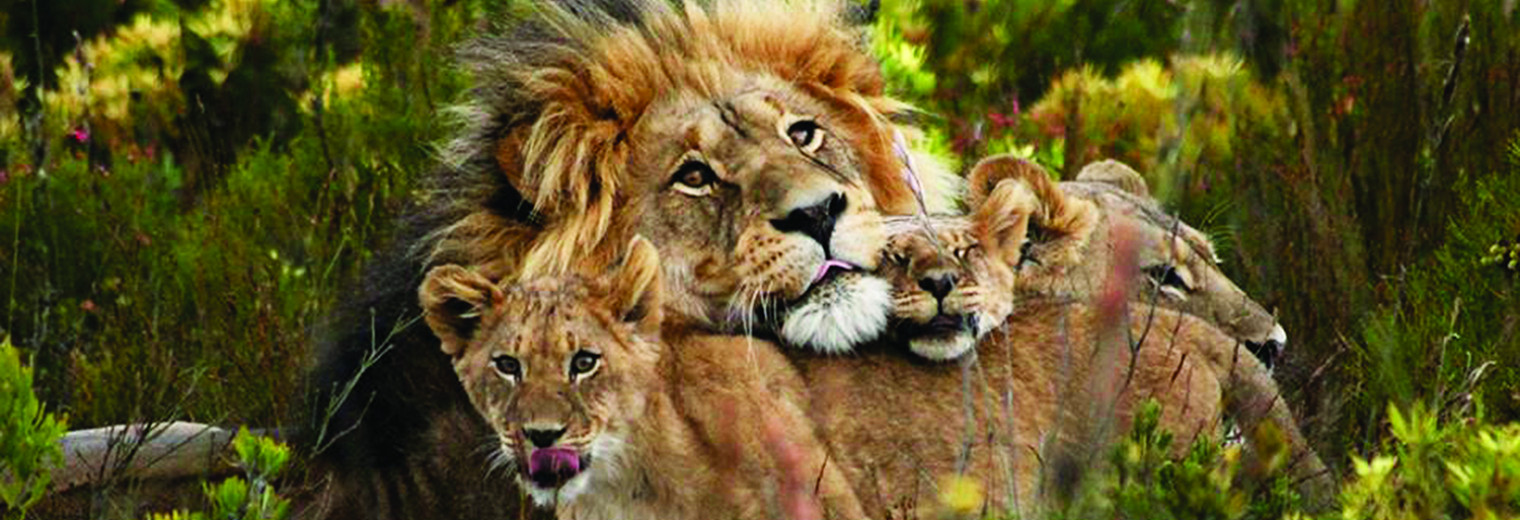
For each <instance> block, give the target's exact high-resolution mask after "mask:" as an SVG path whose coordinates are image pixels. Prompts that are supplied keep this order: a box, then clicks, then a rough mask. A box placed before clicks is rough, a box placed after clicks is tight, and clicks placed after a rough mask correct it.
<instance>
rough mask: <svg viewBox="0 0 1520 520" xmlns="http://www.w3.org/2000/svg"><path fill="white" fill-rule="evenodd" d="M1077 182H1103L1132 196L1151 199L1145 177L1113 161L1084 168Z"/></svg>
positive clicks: (1127, 166)
mask: <svg viewBox="0 0 1520 520" xmlns="http://www.w3.org/2000/svg"><path fill="white" fill-rule="evenodd" d="M1077 180H1078V181H1080V182H1101V183H1103V184H1107V185H1110V186H1113V187H1115V188H1119V189H1120V190H1124V191H1127V192H1129V193H1130V194H1131V195H1139V196H1141V197H1146V198H1150V196H1151V189H1150V187H1149V186H1147V185H1146V184H1145V177H1141V176H1140V172H1137V171H1135V169H1134V168H1130V167H1129V165H1128V164H1124V163H1122V162H1119V161H1115V160H1113V159H1104V160H1102V161H1098V162H1095V163H1092V164H1089V165H1087V166H1083V167H1082V171H1080V172H1077Z"/></svg>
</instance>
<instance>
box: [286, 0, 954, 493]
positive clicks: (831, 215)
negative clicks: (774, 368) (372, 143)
mask: <svg viewBox="0 0 1520 520" xmlns="http://www.w3.org/2000/svg"><path fill="white" fill-rule="evenodd" d="M847 3H848V2H844V1H843V0H838V1H836V0H799V1H793V2H750V1H743V0H714V1H710V2H707V1H704V2H696V1H691V2H683V3H679V4H672V3H670V2H666V1H664V0H575V1H571V2H564V3H554V4H548V5H539V6H537V7H536V11H535V12H534V13H533V14H531V15H530V16H529V17H528V18H527V19H525V20H522V21H520V22H518V23H516V24H515V26H514V27H515V28H514V29H511V30H508V31H504V32H502V33H500V34H495V35H490V36H485V37H482V38H480V39H479V40H478V41H476V42H475V43H473V44H471V45H470V46H469V47H468V48H467V49H466V50H465V60H466V61H467V64H468V66H469V67H470V68H471V69H472V71H473V77H474V78H475V80H476V81H477V82H478V85H477V86H476V88H475V89H473V90H472V91H471V95H472V99H471V101H470V102H469V103H468V104H466V105H465V106H464V107H461V108H460V109H459V110H457V111H456V112H457V113H459V114H461V115H462V117H463V118H464V119H465V121H464V126H465V128H464V130H463V131H462V132H461V133H460V135H459V137H458V138H457V139H455V140H454V141H453V142H452V143H451V144H450V145H449V147H448V149H447V150H446V153H445V161H444V165H443V167H442V168H441V169H440V171H439V172H438V173H437V174H436V175H435V176H434V177H433V178H432V186H431V189H429V190H428V191H427V192H426V195H425V197H424V198H423V199H421V200H419V201H418V204H417V209H415V210H413V211H412V212H411V216H410V217H409V218H408V219H407V222H408V226H407V227H406V229H405V230H404V231H403V232H402V233H401V234H400V235H399V236H398V237H397V238H396V239H395V240H394V244H395V245H394V247H393V249H392V250H390V251H388V252H386V253H384V254H381V255H379V257H378V258H377V261H376V262H375V263H374V264H373V265H371V266H370V267H368V268H367V269H366V275H365V278H364V280H363V284H362V285H361V286H360V287H361V288H362V289H363V290H364V294H362V295H361V297H359V298H354V299H353V300H352V301H351V302H349V304H348V305H349V306H348V308H347V309H345V310H343V311H342V312H340V313H338V314H337V315H336V317H335V319H334V322H335V323H338V324H341V326H342V327H343V328H341V329H339V331H338V332H339V333H338V334H337V335H335V337H333V338H331V340H329V341H328V342H327V343H326V344H324V345H323V347H322V350H321V352H320V359H319V360H318V366H317V370H316V377H315V378H314V381H313V383H312V385H313V390H314V392H315V394H316V395H315V396H314V399H313V403H312V407H311V409H312V410H314V411H316V412H317V413H316V414H315V417H312V421H311V422H310V424H311V426H310V427H309V428H308V429H307V433H308V437H309V438H307V439H304V440H303V441H302V442H301V443H300V444H301V445H302V446H305V447H307V449H309V450H311V451H314V452H317V454H316V457H315V460H316V463H317V464H316V466H317V468H318V469H319V470H320V471H321V472H322V473H321V474H324V475H332V476H333V478H332V479H331V482H332V485H331V486H330V489H331V493H329V494H328V496H327V497H326V502H324V503H323V505H322V506H323V507H324V508H326V509H327V510H328V512H329V513H328V514H329V515H330V516H335V517H349V516H358V517H375V516H379V517H384V516H399V517H425V516H459V515H468V516H475V517H486V518H489V517H492V516H493V515H499V514H500V512H499V511H496V510H493V508H494V509H501V507H500V506H501V505H502V499H501V498H500V497H505V496H508V495H510V494H513V493H515V491H513V490H512V487H511V486H510V485H507V486H506V487H501V486H502V484H503V482H499V481H498V480H500V479H491V478H489V477H490V475H487V474H486V473H485V472H484V470H483V467H484V464H482V463H471V461H475V462H479V461H480V458H481V457H480V455H479V454H477V453H471V452H470V451H469V449H470V448H472V447H473V445H472V443H468V442H461V441H459V440H457V439H460V438H464V439H468V438H470V436H472V435H478V434H479V432H482V431H485V425H484V424H481V423H480V421H479V420H478V419H477V418H475V417H474V414H473V411H472V409H471V407H470V404H469V401H468V398H467V396H466V395H465V393H464V391H463V389H462V388H460V386H459V383H458V381H457V380H456V379H455V378H454V376H453V371H452V370H451V369H450V367H449V365H448V363H447V360H446V359H445V357H444V356H441V355H439V354H438V353H437V345H438V343H437V341H438V340H437V338H435V337H434V336H433V334H432V333H431V331H429V330H427V328H426V327H421V326H417V325H414V321H415V320H416V318H417V317H418V316H419V315H420V313H421V309H420V307H419V305H418V303H417V301H416V298H415V297H416V293H415V290H414V289H415V288H416V287H417V286H418V285H419V284H420V283H421V279H422V275H423V273H425V272H426V271H427V269H428V268H429V267H432V266H437V265H443V264H450V263H453V264H460V265H465V266H470V267H472V268H475V269H477V270H479V271H480V272H482V273H483V274H485V275H487V276H488V277H490V278H492V279H501V280H508V281H510V280H517V279H522V278H535V277H540V276H554V275H561V274H568V273H573V272H595V270H597V269H600V268H605V267H606V266H608V265H612V264H613V262H612V260H613V259H614V258H615V257H616V256H617V255H618V254H619V252H618V251H617V246H618V245H620V244H624V243H626V242H627V240H628V239H629V238H630V237H632V236H633V235H634V234H641V235H643V236H646V237H648V238H649V240H650V241H651V242H652V243H653V244H654V245H656V246H657V247H658V248H660V250H661V251H664V252H665V253H666V254H665V258H666V261H665V262H664V264H663V266H662V267H663V268H664V273H663V275H664V277H663V278H664V280H665V286H666V287H665V288H666V293H667V297H666V298H665V301H666V304H665V306H666V312H667V315H668V316H669V319H668V321H670V322H671V324H672V326H674V327H681V328H687V329H695V330H703V331H709V332H727V333H746V334H755V335H759V336H762V337H775V338H779V339H783V340H785V341H786V342H787V343H789V344H793V345H799V346H806V347H809V348H812V349H816V350H821V351H828V352H835V351H841V350H846V349H848V348H850V346H851V345H854V344H856V343H861V342H864V341H868V340H870V339H871V338H873V337H874V336H876V335H877V334H879V333H880V332H881V331H882V330H884V328H885V325H886V320H887V318H888V315H889V312H890V307H891V305H890V293H889V290H888V288H887V286H886V284H885V283H884V282H883V281H881V280H879V279H877V278H874V277H872V276H870V274H869V273H870V271H872V270H873V269H874V268H875V267H876V266H877V262H878V259H879V256H880V255H879V254H880V249H881V247H882V246H883V245H884V238H883V235H882V231H881V222H880V217H879V214H880V213H887V214H905V213H908V212H911V211H914V210H915V209H916V208H917V207H918V204H919V202H918V200H919V197H918V196H917V195H916V194H915V192H916V191H920V190H915V189H914V188H913V187H914V186H922V187H923V189H922V190H921V191H922V195H923V196H924V197H923V200H924V201H925V202H926V203H927V205H928V206H929V207H931V208H935V207H947V206H948V204H949V200H950V197H949V196H948V195H947V194H949V193H952V192H953V191H954V190H952V189H950V186H952V185H953V183H955V182H958V181H955V180H953V179H954V176H952V175H948V174H946V173H945V172H942V171H940V170H937V169H932V168H928V167H926V166H927V165H928V164H929V163H928V162H925V161H919V162H918V164H919V166H920V167H919V168H918V169H917V170H916V174H912V175H907V176H905V172H908V173H913V172H914V170H912V169H910V168H908V167H907V165H908V164H909V162H910V161H908V160H907V159H906V158H905V157H906V155H907V152H906V151H905V150H904V148H905V146H904V144H903V143H905V142H909V141H907V140H905V139H904V138H903V135H905V134H906V135H908V136H909V137H911V136H912V132H910V131H908V129H906V128H902V127H899V126H898V125H897V124H896V123H895V122H894V120H897V119H901V116H902V115H903V114H904V113H905V112H906V111H907V107H906V106H904V105H903V104H901V103H898V102H896V101H894V100H892V99H891V98H889V97H887V96H886V95H885V94H884V93H883V81H882V78H881V75H880V71H879V70H878V68H877V65H876V62H875V60H873V59H872V58H871V57H870V56H869V55H868V53H867V52H865V50H864V49H863V46H862V42H864V41H865V40H864V39H863V38H862V37H861V33H860V31H858V30H857V28H855V27H853V26H851V25H850V23H849V22H848V21H847V20H846V18H847V17H846V16H845V15H844V14H843V13H844V9H843V8H842V6H843V5H845V4H847ZM913 177H916V181H915V179H914V178H913ZM461 481H463V482H469V483H471V486H470V487H471V488H474V489H481V490H482V491H480V492H479V493H473V494H461V495H458V496H446V495H443V494H442V493H443V492H442V491H440V490H444V489H451V488H460V487H464V486H462V485H451V484H450V483H451V482H461ZM481 481H485V482H487V483H488V484H489V485H483V486H480V485H475V483H477V482H481ZM506 484H510V483H509V482H507V483H506Z"/></svg>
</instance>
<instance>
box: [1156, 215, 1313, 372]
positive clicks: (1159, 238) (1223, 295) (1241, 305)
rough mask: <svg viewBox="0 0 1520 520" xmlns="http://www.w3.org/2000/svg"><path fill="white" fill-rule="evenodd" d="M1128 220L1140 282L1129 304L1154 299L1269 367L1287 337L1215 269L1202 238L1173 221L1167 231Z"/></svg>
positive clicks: (1216, 261)
mask: <svg viewBox="0 0 1520 520" xmlns="http://www.w3.org/2000/svg"><path fill="white" fill-rule="evenodd" d="M1132 221H1133V222H1134V224H1133V226H1132V229H1134V230H1135V231H1136V234H1137V235H1139V237H1140V240H1139V244H1140V250H1139V251H1138V253H1139V257H1140V263H1139V264H1138V265H1139V267H1140V270H1141V273H1142V274H1143V275H1144V278H1145V283H1142V284H1138V285H1139V286H1140V287H1138V294H1136V295H1135V300H1136V301H1140V302H1148V301H1151V298H1154V299H1155V301H1156V303H1157V304H1158V305H1161V306H1163V307H1167V308H1171V309H1176V310H1177V311H1180V312H1183V313H1186V314H1192V315H1194V316H1198V317H1200V318H1203V319H1205V320H1207V321H1209V322H1210V323H1213V324H1214V325H1215V326H1217V327H1219V328H1220V330H1223V331H1224V332H1225V333H1227V334H1229V335H1230V336H1231V337H1234V338H1236V339H1237V340H1239V341H1241V342H1243V343H1245V344H1246V347H1247V349H1248V350H1250V351H1251V352H1252V353H1254V354H1256V356H1257V357H1259V358H1261V360H1262V362H1264V363H1265V364H1266V365H1267V367H1269V368H1270V367H1271V366H1272V365H1273V363H1274V361H1275V359H1276V357H1277V356H1278V355H1279V354H1281V352H1282V349H1283V347H1284V345H1285V344H1286V343H1287V340H1288V335H1287V332H1286V331H1285V330H1283V328H1282V326H1281V325H1279V324H1278V323H1277V319H1276V317H1274V316H1272V314H1271V313H1270V312H1267V310H1266V309H1265V308H1263V307H1262V306H1261V305H1260V304H1258V303H1256V301H1255V300H1252V299H1251V297H1250V296H1249V295H1247V294H1246V292H1245V291H1244V290H1242V289H1241V288H1240V287H1239V286H1237V285H1235V282H1233V281H1231V280H1230V279H1229V277H1227V276H1225V274H1224V271H1222V270H1220V268H1219V258H1218V257H1217V256H1216V255H1215V254H1214V246H1213V243H1212V242H1210V241H1209V239H1208V237H1207V236H1205V235H1204V234H1203V233H1202V232H1199V231H1198V230H1196V229H1193V228H1192V227H1191V226H1188V225H1187V224H1183V223H1181V222H1177V221H1173V226H1171V227H1165V225H1164V224H1160V223H1157V222H1152V221H1150V220H1148V219H1143V218H1135V219H1132Z"/></svg>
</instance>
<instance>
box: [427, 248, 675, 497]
mask: <svg viewBox="0 0 1520 520" xmlns="http://www.w3.org/2000/svg"><path fill="white" fill-rule="evenodd" d="M640 250H643V251H642V252H640ZM653 256H654V255H653V248H652V247H649V246H648V244H647V243H636V244H635V252H634V253H631V254H630V259H629V262H628V263H626V264H625V267H624V268H622V269H621V270H620V272H618V273H614V274H613V275H612V276H609V277H606V278H603V279H597V280H589V281H588V280H581V279H567V278H560V279H543V280H537V281H533V282H529V283H526V284H523V285H517V286H510V287H505V288H503V287H499V286H497V285H496V284H494V283H492V282H491V281H490V280H487V279H485V278H484V277H482V276H481V275H479V274H477V273H474V272H471V271H468V270H466V269H464V268H462V267H459V266H457V265H445V266H440V267H437V268H434V269H433V270H432V271H430V272H429V273H428V275H427V278H426V280H425V281H424V282H423V286H422V288H421V290H420V297H421V299H422V303H423V305H424V308H425V309H426V313H427V314H426V317H427V322H428V325H429V326H430V327H432V329H433V331H434V333H435V334H436V335H437V336H438V337H439V339H440V340H441V344H442V348H443V350H444V352H445V353H448V354H449V355H450V356H451V357H452V359H453V364H454V370H455V372H456V373H457V374H458V376H459V380H460V382H461V383H462V384H463V386H464V389H465V391H466V393H468V394H469V397H470V401H471V403H473V404H474V405H475V408H476V409H477V410H478V411H479V412H480V414H481V416H482V417H484V418H485V420H486V422H487V423H489V424H490V425H491V428H492V429H493V430H494V431H495V433H496V436H495V442H496V445H497V446H496V450H495V452H494V455H493V457H492V460H493V466H494V465H499V466H504V467H508V468H513V469H515V472H516V474H517V475H518V481H519V483H520V484H521V485H522V486H523V487H524V488H525V489H526V490H527V491H528V492H529V493H530V494H531V495H532V496H533V497H534V500H535V501H536V502H537V503H539V504H540V505H543V506H547V505H551V504H554V503H556V502H562V503H568V502H570V501H573V500H575V499H576V498H577V497H579V496H582V495H584V494H586V493H594V492H597V490H598V489H599V488H600V486H601V485H602V484H604V483H606V482H607V481H608V480H610V479H613V478H616V469H617V468H618V467H619V466H620V465H621V463H620V462H619V458H620V457H621V456H622V448H623V445H624V440H625V439H626V437H627V435H628V433H629V431H630V423H631V422H632V421H633V420H635V419H636V418H637V417H639V416H640V415H641V414H642V413H643V409H644V402H645V396H646V395H647V394H648V393H649V392H650V391H651V388H653V387H654V383H653V382H654V380H655V365H656V363H657V362H658V360H659V352H660V348H659V343H658V328H659V323H658V319H659V318H658V304H657V302H654V301H653V300H652V298H653V294H654V292H655V291H656V290H657V289H656V288H655V283H657V282H654V280H655V274H656V272H657V270H658V262H657V261H655V260H651V258H653ZM635 262H641V263H642V264H641V265H640V264H635Z"/></svg>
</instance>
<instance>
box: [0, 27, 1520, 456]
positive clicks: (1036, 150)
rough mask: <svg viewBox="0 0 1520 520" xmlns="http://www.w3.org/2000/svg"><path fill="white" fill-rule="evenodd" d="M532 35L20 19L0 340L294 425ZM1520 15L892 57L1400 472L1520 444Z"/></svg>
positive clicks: (882, 48)
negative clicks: (367, 272) (1133, 199)
mask: <svg viewBox="0 0 1520 520" xmlns="http://www.w3.org/2000/svg"><path fill="white" fill-rule="evenodd" d="M507 4H508V2H489V1H486V0H297V1H275V0H63V1H45V0H0V29H3V36H0V305H4V309H5V310H4V313H3V316H0V336H10V338H11V340H12V342H13V343H14V344H15V345H16V347H17V348H19V349H20V350H21V351H22V352H23V353H25V354H26V355H27V356H30V359H32V360H33V361H32V363H33V365H34V368H35V371H36V385H37V391H38V394H39V396H40V397H41V398H42V399H43V401H44V402H46V403H47V404H48V409H49V410H55V411H58V412H59V413H65V414H67V415H68V417H69V422H70V425H71V426H74V427H91V426H99V425H103V424H110V423H121V422H129V421H141V420H147V419H163V418H168V417H173V418H177V419H190V420H197V421H204V422H213V423H224V424H253V425H261V426H273V425H278V424H279V423H280V422H281V421H282V420H284V419H285V418H288V417H291V416H292V414H294V413H298V412H299V411H300V410H299V409H298V408H299V407H300V406H301V405H300V404H299V403H296V402H294V401H293V398H294V396H295V395H296V394H295V393H294V392H293V391H292V389H293V388H295V387H296V386H297V385H298V384H299V376H300V374H301V372H302V370H303V369H304V367H305V366H306V365H307V363H308V360H309V358H308V356H309V354H310V351H309V346H310V344H311V341H310V340H311V335H312V333H313V331H314V330H316V329H317V328H318V327H320V326H321V322H320V320H321V318H322V316H323V314H324V313H323V310H324V309H326V308H328V307H329V306H330V304H331V303H333V302H334V301H336V300H337V299H338V298H342V297H344V296H345V295H344V294H343V293H342V292H340V290H341V287H342V286H343V282H344V281H346V280H350V279H352V277H353V275H354V273H355V272H356V270H357V268H358V267H359V266H360V265H361V264H362V263H363V261H364V260H365V259H366V258H367V257H368V256H369V254H370V251H371V250H372V249H373V248H374V247H375V246H377V245H378V243H379V241H380V240H382V239H383V237H384V236H385V234H386V231H387V229H389V225H388V224H387V223H388V222H389V221H390V220H391V218H392V217H393V216H395V215H396V213H397V211H398V210H399V208H400V207H401V206H402V204H403V203H404V202H405V201H406V200H407V199H408V198H409V197H411V196H412V195H413V193H414V186H415V185H416V182H417V180H418V179H419V178H420V177H421V176H422V175H423V174H424V172H426V171H427V170H428V169H429V167H430V163H431V162H432V161H433V160H434V156H435V154H434V151H433V150H434V148H433V146H434V145H435V144H436V143H437V142H438V141H439V139H440V138H442V137H443V136H444V135H446V133H447V131H448V128H449V126H448V125H449V123H448V121H447V118H446V117H445V116H444V115H443V114H444V113H445V112H446V110H445V109H446V108H447V107H448V106H449V105H450V104H451V103H453V102H455V101H457V100H458V99H459V96H460V93H461V90H462V89H463V88H465V86H466V84H467V78H466V77H464V75H463V73H461V72H458V71H455V70H453V69H451V68H450V63H451V58H450V57H451V56H452V49H453V48H454V46H455V45H456V44H457V43H458V42H459V41H460V40H461V39H463V38H465V37H467V36H468V35H469V34H472V33H474V32H476V31H481V30H487V29H489V27H490V23H489V21H490V20H493V19H496V18H497V17H498V16H500V14H501V12H504V11H505V10H507V9H508V8H510V6H509V5H507ZM1516 4H1517V0H1450V1H1439V2H1431V1H1421V0H1395V1H1376V2H1374V1H1370V0H1329V1H1326V0H1051V1H1046V2H1032V1H1019V0H882V2H881V6H880V10H879V12H878V15H877V19H876V23H875V24H874V27H873V32H872V40H871V42H872V45H873V47H874V49H875V50H876V51H877V53H878V55H879V56H880V58H881V60H882V64H883V68H884V70H885V71H886V73H887V75H888V79H889V85H890V88H891V89H892V90H893V91H894V93H895V94H897V95H898V96H900V97H902V98H904V99H906V100H908V101H910V102H912V103H914V104H916V105H917V106H919V107H921V108H922V109H923V112H924V114H923V117H922V118H921V119H922V121H921V122H922V123H923V125H924V126H925V127H926V128H927V130H928V131H929V132H928V133H929V135H930V137H931V145H932V146H933V147H935V148H936V149H938V150H939V151H940V152H941V153H942V154H944V155H946V156H948V157H949V158H951V159H952V160H954V161H958V162H959V163H960V164H970V163H972V162H974V161H975V160H976V159H977V158H979V157H982V156H985V155H988V154H993V153H1015V154H1018V155H1021V156H1025V157H1029V158H1032V159H1034V160H1036V161H1038V162H1040V163H1042V164H1044V165H1046V166H1047V167H1049V168H1050V169H1051V170H1052V171H1054V172H1058V173H1059V174H1060V175H1062V176H1071V175H1074V174H1075V172H1076V171H1077V170H1078V169H1080V167H1081V166H1082V165H1084V164H1086V163H1088V162H1091V161H1094V160H1097V159H1101V158H1109V157H1112V158H1118V159H1120V160H1123V161H1125V162H1127V163H1129V164H1131V165H1134V166H1135V167H1136V168H1137V169H1139V170H1140V171H1142V172H1143V173H1144V174H1145V175H1146V176H1147V178H1148V180H1149V182H1150V183H1151V186H1152V191H1153V193H1154V194H1155V195H1156V196H1157V197H1158V198H1159V199H1160V200H1161V201H1162V202H1163V203H1164V204H1165V205H1166V206H1167V208H1168V209H1170V210H1172V211H1173V212H1175V213H1177V214H1179V215H1181V216H1182V217H1183V218H1184V219H1185V220H1187V221H1188V222H1190V223H1192V224H1193V225H1194V226H1196V227H1199V228H1201V229H1204V230H1206V231H1208V232H1209V233H1210V234H1211V235H1212V236H1213V237H1214V239H1215V240H1216V242H1217V243H1218V245H1219V246H1220V253H1221V256H1222V257H1223V259H1224V269H1225V270H1226V272H1227V273H1228V274H1229V275H1230V276H1231V277H1232V278H1233V279H1234V280H1235V281H1236V282H1237V283H1239V284H1241V285H1242V286H1243V287H1245V288H1246V289H1247V291H1248V292H1250V293H1251V294H1252V295H1254V296H1255V297H1256V299H1257V300H1258V301H1261V302H1262V303H1264V304H1266V305H1267V306H1268V307H1269V308H1272V309H1275V310H1276V312H1277V313H1278V315H1279V316H1280V318H1281V320H1282V322H1283V324H1284V326H1285V327H1286V328H1287V329H1288V331H1289V333H1290V336H1291V341H1290V345H1289V348H1288V354H1287V359H1286V365H1285V366H1284V367H1283V368H1281V369H1280V370H1279V371H1278V378H1279V380H1280V382H1281V383H1282V387H1283V389H1284V390H1285V393H1286V394H1287V397H1288V399H1289V400H1290V402H1291V403H1292V404H1293V405H1294V407H1295V410H1298V411H1299V412H1300V413H1301V414H1302V415H1303V417H1302V419H1303V423H1304V424H1305V426H1306V429H1307V430H1308V433H1309V435H1310V437H1311V439H1313V440H1314V441H1315V442H1316V444H1317V446H1318V447H1319V448H1320V450H1321V452H1322V453H1323V454H1324V455H1325V458H1326V460H1327V461H1329V462H1330V463H1332V464H1333V465H1336V466H1340V467H1341V468H1342V470H1343V473H1346V474H1348V475H1350V474H1353V473H1356V474H1361V473H1363V471H1362V470H1363V469H1367V472H1369V473H1367V474H1373V473H1370V472H1373V469H1370V468H1374V467H1376V466H1377V464H1376V462H1375V461H1376V460H1377V459H1376V457H1377V455H1376V453H1375V452H1381V450H1384V445H1385V443H1387V442H1391V441H1390V439H1392V440H1393V441H1397V439H1395V438H1393V437H1390V429H1389V427H1388V425H1389V412H1388V410H1390V404H1391V405H1392V406H1393V408H1392V409H1395V410H1398V409H1410V408H1411V407H1414V406H1421V407H1423V408H1421V409H1422V410H1429V412H1426V413H1428V414H1429V415H1430V416H1432V417H1435V418H1438V419H1439V420H1440V421H1442V422H1443V424H1446V423H1451V424H1463V423H1464V421H1466V422H1473V421H1478V418H1481V421H1478V422H1493V423H1507V422H1512V421H1516V420H1520V372H1517V371H1516V360H1520V291H1517V283H1520V266H1517V264H1516V261H1517V260H1520V13H1517V11H1520V9H1517V6H1516ZM1485 431H1487V430H1485ZM1496 431H1497V430H1496ZM1503 431H1507V432H1510V431H1512V430H1503ZM1453 435H1456V434H1453ZM1463 435H1464V437H1463V438H1467V437H1473V438H1476V437H1477V436H1478V435H1477V434H1471V435H1468V434H1463ZM1473 449H1476V448H1473ZM1352 456H1356V457H1361V458H1362V459H1370V460H1373V461H1374V462H1373V463H1369V464H1371V465H1370V466H1367V468H1362V467H1361V466H1357V467H1355V468H1352V467H1350V464H1351V463H1350V461H1351V460H1353V459H1352ZM1353 470H1354V471H1353Z"/></svg>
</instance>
